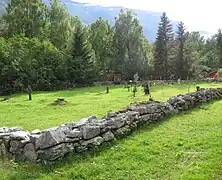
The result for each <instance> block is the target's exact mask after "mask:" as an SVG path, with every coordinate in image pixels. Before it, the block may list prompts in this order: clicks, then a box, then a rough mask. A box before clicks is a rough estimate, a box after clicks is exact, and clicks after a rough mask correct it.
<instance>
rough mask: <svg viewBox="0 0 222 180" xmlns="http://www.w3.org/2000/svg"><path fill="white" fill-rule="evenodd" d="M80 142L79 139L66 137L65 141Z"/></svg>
mask: <svg viewBox="0 0 222 180" xmlns="http://www.w3.org/2000/svg"><path fill="white" fill-rule="evenodd" d="M78 141H79V138H68V137H66V138H65V140H64V142H65V143H74V142H78Z"/></svg>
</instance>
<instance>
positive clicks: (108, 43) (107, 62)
mask: <svg viewBox="0 0 222 180" xmlns="http://www.w3.org/2000/svg"><path fill="white" fill-rule="evenodd" d="M89 36H90V37H89V40H90V42H91V44H92V48H93V50H94V51H95V58H96V61H95V67H96V72H97V73H98V74H100V75H101V76H102V77H103V75H104V72H105V71H106V70H109V69H111V68H112V67H111V61H112V54H113V52H112V39H113V31H112V28H111V26H110V25H109V24H108V21H105V20H103V19H101V18H99V19H98V20H97V21H96V22H94V23H92V24H91V25H90V32H89Z"/></svg>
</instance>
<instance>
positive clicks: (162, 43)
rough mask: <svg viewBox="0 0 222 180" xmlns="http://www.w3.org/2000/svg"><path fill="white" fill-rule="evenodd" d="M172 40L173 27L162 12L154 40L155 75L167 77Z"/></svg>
mask: <svg viewBox="0 0 222 180" xmlns="http://www.w3.org/2000/svg"><path fill="white" fill-rule="evenodd" d="M172 40H173V28H172V24H171V23H170V20H169V18H168V17H167V15H166V13H165V12H164V13H163V15H162V16H161V19H160V24H159V27H158V32H157V37H156V42H155V62H154V63H155V64H154V66H155V71H156V76H157V77H159V76H161V77H163V79H165V80H166V79H168V76H169V72H168V71H169V70H168V60H169V54H170V48H171V42H172Z"/></svg>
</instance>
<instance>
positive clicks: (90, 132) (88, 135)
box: [81, 126, 100, 139]
mask: <svg viewBox="0 0 222 180" xmlns="http://www.w3.org/2000/svg"><path fill="white" fill-rule="evenodd" d="M81 131H82V133H83V139H92V138H94V137H96V136H98V135H99V134H100V127H99V126H83V127H82V128H81Z"/></svg>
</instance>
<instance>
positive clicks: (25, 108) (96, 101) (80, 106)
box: [0, 83, 222, 131]
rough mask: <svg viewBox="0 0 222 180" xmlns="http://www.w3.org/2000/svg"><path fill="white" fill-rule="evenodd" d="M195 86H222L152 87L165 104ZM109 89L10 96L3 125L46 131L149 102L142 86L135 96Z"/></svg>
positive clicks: (0, 106)
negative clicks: (61, 103) (61, 102)
mask: <svg viewBox="0 0 222 180" xmlns="http://www.w3.org/2000/svg"><path fill="white" fill-rule="evenodd" d="M196 85H200V86H201V87H222V84H206V83H192V84H183V85H180V86H179V85H157V86H155V87H152V88H151V94H152V97H153V98H154V100H159V101H166V100H167V99H168V98H170V97H171V96H174V95H176V94H180V93H182V94H183V93H187V92H188V87H189V86H190V91H195V88H196ZM105 91H106V88H105V87H103V86H100V87H89V88H76V89H73V90H68V91H54V92H34V93H33V100H32V101H28V95H27V94H16V95H12V96H9V97H10V100H9V101H5V102H0V126H7V127H14V126H19V127H21V128H23V129H25V130H29V131H32V130H34V129H40V130H42V129H46V128H49V127H54V126H58V125H60V124H62V123H65V122H72V121H79V120H80V119H81V118H84V117H88V116H91V115H96V116H97V117H98V118H102V117H103V116H104V115H106V114H107V113H108V112H110V111H118V110H119V109H121V108H123V107H125V106H127V105H129V104H130V103H133V102H135V101H142V100H148V99H149V96H145V95H144V92H143V88H142V87H139V88H138V92H137V93H136V97H135V98H133V97H132V92H128V90H127V89H124V88H123V86H111V87H110V93H109V94H106V93H105ZM57 98H65V100H66V101H67V102H68V103H67V104H66V105H65V106H58V105H57V106H55V105H52V103H53V102H54V101H55V100H56V99H57Z"/></svg>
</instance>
